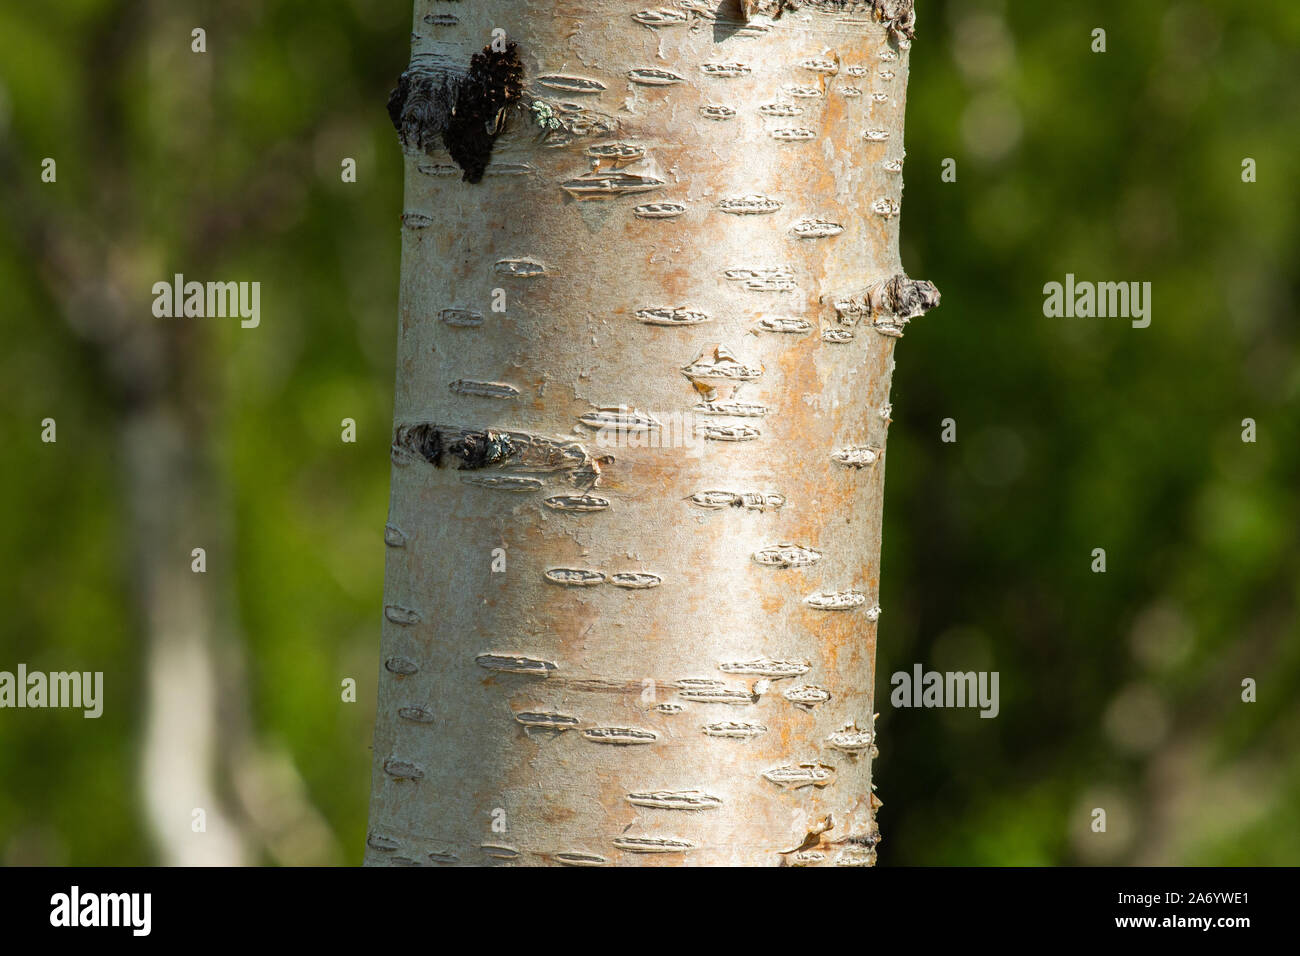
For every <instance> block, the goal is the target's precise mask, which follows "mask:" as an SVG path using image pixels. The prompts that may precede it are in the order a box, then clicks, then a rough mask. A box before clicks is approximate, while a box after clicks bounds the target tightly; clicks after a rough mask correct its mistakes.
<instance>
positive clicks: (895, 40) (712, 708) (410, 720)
mask: <svg viewBox="0 0 1300 956" xmlns="http://www.w3.org/2000/svg"><path fill="white" fill-rule="evenodd" d="M415 7H416V9H415V35H414V37H413V54H414V55H413V58H412V67H411V69H410V70H409V71H408V73H407V74H405V76H404V79H403V83H402V85H401V87H400V88H399V90H398V91H397V92H396V94H395V97H394V101H393V102H392V103H391V104H390V110H392V112H393V113H394V117H395V123H396V124H397V125H398V127H399V129H400V130H401V131H402V134H403V140H404V142H405V144H406V199H405V209H404V215H403V223H404V227H403V247H402V287H401V288H402V291H401V328H400V339H399V355H398V359H399V361H398V373H397V395H396V411H395V431H394V445H393V466H394V467H393V477H392V499H391V511H390V520H389V525H388V528H387V529H386V532H385V540H386V543H387V545H388V563H387V576H386V587H385V601H384V603H385V612H384V613H385V621H384V630H383V641H382V655H381V660H382V665H381V669H380V682H379V695H378V713H377V721H376V730H375V751H374V752H375V762H374V772H373V785H372V795H371V821H370V831H369V835H368V840H367V844H368V845H367V850H366V862H367V863H368V864H377V865H383V864H407V865H410V864H421V865H430V864H435V863H436V864H450V863H460V864H471V865H475V864H479V865H481V864H491V863H501V862H515V863H520V864H565V863H567V864H576V865H601V864H614V865H725V864H744V865H820V864H825V865H864V864H867V865H869V864H871V863H872V862H874V860H875V847H876V844H877V842H878V840H879V831H878V829H877V827H876V822H875V808H876V805H877V801H876V800H875V798H874V796H873V794H872V784H871V761H872V757H873V755H874V754H875V746H874V739H873V733H874V722H873V706H874V689H873V683H874V676H875V675H874V665H875V648H876V627H877V619H878V618H879V616H880V609H879V607H878V604H877V596H878V585H879V573H880V568H879V556H880V524H881V493H882V487H883V481H884V460H885V444H886V434H887V429H888V425H889V412H890V405H889V385H890V374H891V371H892V368H893V351H894V346H895V343H896V342H897V341H898V337H899V336H900V335H901V334H902V330H903V326H904V325H905V324H906V323H907V321H908V320H909V319H910V318H913V317H915V316H917V315H920V314H921V313H922V312H924V311H925V310H926V309H928V308H929V307H931V306H933V305H935V304H936V303H937V302H938V294H937V292H936V291H935V290H934V287H933V286H932V285H930V284H929V283H926V282H914V281H912V280H909V279H907V278H906V277H905V276H904V275H903V274H902V267H901V263H900V262H899V257H898V212H899V203H900V201H901V194H902V178H901V169H902V160H903V136H902V134H903V111H904V102H905V90H906V81H907V66H908V45H909V42H910V39H911V34H912V13H911V2H910V0H864V2H859V0H801V2H799V3H797V4H796V3H794V2H790V0H726V2H722V0H659V2H657V3H647V2H645V0H555V2H522V3H521V2H518V0H475V2H458V0H417V2H416V5H415ZM498 29H499V30H503V31H504V37H505V40H504V42H503V41H502V34H497V44H496V49H495V50H493V49H492V48H491V47H490V44H491V42H492V38H493V31H494V30H498ZM506 43H509V44H513V46H510V47H508V48H507V47H506V45H505V44H506ZM485 46H488V47H489V48H488V49H487V50H484V47H485ZM480 51H482V52H480ZM476 54H479V58H478V59H477V60H476V61H475V65H473V66H471V58H472V57H474V56H475V55H476ZM516 58H517V66H516V65H515V60H516ZM516 93H517V94H518V95H517V96H516ZM503 100H505V101H506V102H505V103H504V107H503V108H502V101H503ZM485 124H486V125H485ZM491 131H499V135H497V136H496V138H495V141H494V142H493V141H492V140H491V138H490V137H489V136H488V133H489V132H491ZM444 133H446V135H444ZM485 143H487V144H489V145H490V146H491V153H490V157H487V156H485V154H484V148H483V147H484V144H485ZM448 146H450V147H451V148H450V149H449V148H448ZM484 162H486V165H485V166H482V164H483V163H484ZM480 166H482V169H481V172H482V176H481V179H480V181H477V182H473V181H466V179H465V177H466V176H468V177H469V179H471V180H473V179H479V176H478V173H479V172H480V168H479V167H480ZM463 167H468V168H467V169H466V168H463ZM497 290H500V291H497ZM502 303H504V311H494V305H495V306H497V307H498V308H500V307H501V306H502ZM496 549H502V550H496ZM503 561H504V570H501V568H502V562H503ZM494 563H495V566H496V568H497V570H495V571H494V570H493V568H494Z"/></svg>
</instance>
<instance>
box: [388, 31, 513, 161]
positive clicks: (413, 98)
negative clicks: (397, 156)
mask: <svg viewBox="0 0 1300 956" xmlns="http://www.w3.org/2000/svg"><path fill="white" fill-rule="evenodd" d="M523 78H524V67H523V64H522V63H521V62H520V60H519V47H518V45H517V44H515V43H507V44H506V45H505V46H504V47H503V48H502V49H500V50H496V49H493V48H492V46H491V45H489V46H485V47H484V48H483V49H482V51H481V52H479V53H475V54H474V55H473V56H472V57H470V61H469V69H468V70H467V71H466V72H465V73H464V74H456V73H452V72H449V71H447V70H430V69H423V68H420V67H418V66H412V67H411V68H410V69H408V70H407V71H406V72H404V73H403V74H402V75H401V77H400V78H399V79H398V81H397V87H396V88H395V89H394V90H393V92H392V93H390V94H389V97H388V116H389V118H390V119H391V120H392V121H393V127H394V128H395V129H396V130H397V133H398V135H399V137H400V138H401V141H402V144H403V145H404V146H406V147H408V148H411V149H420V150H423V151H425V152H431V151H432V150H433V149H435V148H437V146H438V145H442V146H443V147H445V148H446V149H447V151H448V152H449V153H451V158H452V159H453V160H455V162H456V165H458V166H459V167H460V168H461V169H462V170H464V173H465V175H464V180H465V181H466V182H470V183H477V182H479V181H480V180H482V178H483V171H484V170H485V169H486V168H487V164H488V161H489V160H490V159H491V156H492V145H493V144H494V143H495V142H496V138H497V137H498V136H499V135H501V133H502V132H503V131H504V130H505V126H506V113H507V111H508V109H509V107H510V106H511V105H512V104H514V103H515V102H517V101H518V100H519V98H520V97H521V96H522V94H523Z"/></svg>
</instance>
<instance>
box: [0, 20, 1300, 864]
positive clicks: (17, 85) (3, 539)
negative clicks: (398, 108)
mask: <svg viewBox="0 0 1300 956" xmlns="http://www.w3.org/2000/svg"><path fill="white" fill-rule="evenodd" d="M918 7H919V8H920V9H919V12H918V31H917V41H916V43H915V45H914V47H913V50H912V53H911V64H912V75H911V81H910V84H909V88H908V105H907V143H908V160H907V166H906V169H905V181H906V201H905V203H904V212H905V215H904V217H903V261H904V263H905V265H906V267H907V269H908V272H909V273H910V274H911V275H913V276H916V277H923V278H926V279H930V280H932V281H934V282H935V283H936V284H937V285H938V286H939V288H940V290H941V291H942V293H943V304H942V306H941V308H940V309H938V310H937V311H934V312H932V313H930V314H929V315H928V316H926V317H925V318H923V319H921V320H918V321H917V322H915V323H914V324H913V325H912V326H911V328H910V330H909V331H908V334H907V337H906V339H905V340H904V342H903V343H902V344H901V345H900V347H899V351H898V368H897V373H896V376H895V384H894V425H893V426H892V434H891V441H890V448H889V459H888V462H889V465H888V477H887V482H886V488H887V494H886V502H887V505H886V521H885V546H884V547H885V554H884V581H883V594H882V599H881V604H882V606H883V607H884V608H885V614H884V616H883V618H882V620H881V628H880V652H879V680H878V684H877V697H878V705H877V709H878V710H879V711H880V715H881V716H880V719H879V721H878V730H879V733H880V748H881V757H880V759H879V760H878V761H877V763H876V777H877V782H878V786H879V793H880V796H881V797H882V798H883V800H884V809H883V810H882V811H881V815H880V819H881V826H882V830H883V832H884V836H885V842H884V844H883V845H882V848H881V862H882V864H884V865H889V864H905V863H923V864H1051V863H1070V864H1087V863H1121V864H1124V863H1138V864H1153V863H1176V864H1217V863H1223V864H1244V863H1263V864H1284V863H1291V864H1294V863H1296V862H1300V706H1297V703H1296V701H1297V695H1300V625H1298V623H1297V622H1298V620H1300V614H1298V613H1297V598H1296V595H1297V590H1298V586H1300V509H1298V507H1297V491H1300V416H1298V415H1297V414H1296V405H1297V400H1298V399H1300V359H1298V353H1297V348H1296V346H1297V342H1296V322H1295V310H1296V302H1297V294H1298V292H1300V289H1298V287H1297V270H1296V266H1295V264H1296V260H1297V255H1298V254H1300V203H1298V202H1297V190H1296V189H1295V187H1294V184H1295V182H1296V178H1297V174H1298V173H1300V169H1298V168H1297V167H1298V165H1300V161H1298V160H1297V156H1300V124H1297V123H1296V122H1295V119H1294V118H1295V116H1296V115H1298V114H1300V57H1297V56H1296V50H1297V48H1298V47H1300V5H1298V4H1296V3H1294V2H1291V0H1257V2H1255V3H1252V4H1247V5H1242V4H1229V3H1225V2H1211V0H1169V2H1158V0H1151V2H1140V3H1138V2H1121V0H1109V2H1096V3H1089V4H1064V3H1060V4H1044V3H1041V2H1036V0H952V2H942V0H919V2H918ZM410 24H411V13H410V6H409V3H407V2H403V0H392V2H379V0H331V2H327V3H307V2H303V0H223V2H191V0H186V2H181V3H163V2H161V0H59V2H58V3H56V4H17V3H9V4H5V5H4V6H3V7H0V199H2V202H0V316H2V317H3V328H4V330H5V348H3V349H0V378H2V379H3V381H4V383H5V401H4V405H3V410H2V411H0V443H2V445H3V448H4V450H5V467H4V469H3V471H2V472H0V483H2V485H0V487H3V490H4V496H5V502H6V503H5V507H4V520H3V521H2V522H0V581H2V582H3V584H2V585H0V586H2V587H3V594H4V604H3V606H4V612H3V614H0V670H13V669H14V668H15V667H16V665H17V663H18V662H20V661H21V662H25V663H26V664H27V666H28V667H29V668H30V669H33V670H50V671H52V670H66V669H78V670H102V671H104V672H105V688H106V694H105V696H106V701H105V707H104V715H103V717H101V718H100V719H98V720H85V719H83V718H82V716H81V714H80V712H78V711H68V710H44V711H41V710H5V711H0V862H3V863H6V864H20V863H38V864H60V863H70V864H119V863H120V864H146V863H157V862H182V861H193V859H194V858H193V857H187V856H186V855H185V852H184V851H183V849H182V850H177V849H176V845H178V844H179V845H183V844H185V841H186V837H185V836H184V835H181V836H176V835H173V836H172V837H170V838H169V837H167V836H166V833H165V831H166V827H163V828H161V829H160V828H159V827H158V826H157V825H151V815H153V814H156V813H157V812H158V806H159V804H158V803H157V799H158V798H157V797H155V798H154V802H152V803H151V800H150V798H149V797H148V796H147V794H148V792H149V788H148V787H147V786H146V784H145V782H144V776H145V774H144V769H143V768H145V767H147V766H148V751H149V748H150V747H151V746H160V747H162V748H164V750H165V748H166V747H169V746H170V747H173V748H179V749H178V750H177V751H176V752H178V753H188V754H189V756H190V757H195V758H196V759H197V760H198V762H199V764H200V765H204V766H209V767H211V768H212V772H211V776H212V787H213V788H214V789H213V793H212V801H213V808H212V812H213V814H214V816H215V815H219V816H222V817H224V818H226V819H227V820H228V821H229V831H228V832H226V831H224V830H221V829H220V828H216V832H213V830H214V828H212V827H211V826H210V835H212V836H213V837H214V839H216V838H218V837H219V838H221V839H227V842H228V844H229V846H230V847H232V848H234V849H233V850H232V852H233V853H235V855H236V858H237V859H240V860H244V861H247V862H264V863H321V862H333V863H355V862H357V861H359V859H360V857H361V849H362V842H363V839H364V833H365V814H366V801H367V794H368V789H369V773H370V753H369V736H370V723H371V720H372V716H373V706H374V696H373V695H374V685H375V674H376V669H377V651H378V640H379V609H380V598H381V594H382V577H383V557H384V556H383V547H382V543H381V539H380V536H379V529H381V528H382V526H383V524H384V519H385V514H386V510H387V497H388V476H389V467H388V457H387V445H388V437H389V428H390V423H391V410H392V385H393V374H394V367H393V366H394V354H395V330H396V318H397V307H396V300H397V278H398V251H399V229H398V225H399V221H398V216H399V214H400V211H401V195H402V182H401V176H402V162H401V156H400V153H399V150H398V147H397V144H396V141H395V136H394V133H393V130H392V127H391V126H390V125H389V121H388V117H387V115H386V114H385V111H384V103H385V100H386V97H387V94H388V91H389V89H390V88H391V87H392V85H393V82H394V80H395V78H396V76H397V74H398V73H399V72H400V71H401V69H402V68H403V67H404V65H405V57H406V52H407V49H406V41H407V34H408V33H409V30H410ZM196 27H202V28H204V29H205V30H206V31H207V52H206V53H205V54H202V55H199V54H195V53H192V52H191V31H192V30H193V29H194V28H196ZM1098 27H1101V28H1104V29H1105V30H1106V42H1107V50H1106V52H1105V53H1094V52H1092V51H1091V44H1092V31H1093V30H1094V29H1095V28H1098ZM46 157H51V158H54V159H55V160H56V162H57V177H58V178H57V182H56V183H42V182H41V180H40V174H41V162H42V160H43V159H44V158H46ZM345 157H351V158H353V159H355V160H356V164H357V171H358V175H357V181H356V182H355V183H344V182H342V181H341V178H340V170H341V165H340V164H341V163H342V161H343V159H344V158H345ZM1246 157H1251V158H1253V159H1254V160H1256V162H1257V164H1258V182H1255V183H1252V184H1247V183H1243V182H1242V177H1241V171H1242V161H1243V159H1244V158H1246ZM945 158H953V159H955V160H956V171H957V178H956V181H955V182H943V181H942V180H941V178H940V172H941V168H942V163H943V160H944V159H945ZM175 272H181V273H185V274H187V276H188V277H189V278H192V279H198V280H200V281H204V280H208V279H223V280H260V281H261V282H262V303H261V306H262V314H263V321H262V324H261V327H260V328H259V329H258V330H257V331H256V332H247V331H241V330H240V329H239V327H238V324H237V322H235V321H232V320H222V319H214V320H193V321H189V322H184V323H175V322H168V321H166V320H158V319H155V318H154V317H153V316H152V314H151V311H150V308H151V304H152V294H151V291H150V290H151V286H152V284H153V283H154V282H155V281H158V280H159V279H162V278H166V277H169V276H171V275H172V274H173V273H175ZM1067 272H1069V273H1074V274H1075V275H1076V276H1077V277H1078V278H1079V279H1081V280H1095V281H1150V282H1151V283H1152V284H1153V312H1152V323H1151V326H1150V327H1149V328H1146V329H1133V328H1130V326H1129V324H1128V322H1127V321H1125V320H1122V319H1086V318H1074V319H1067V318H1046V317H1044V316H1043V314H1042V303H1043V294H1042V287H1043V284H1044V283H1046V282H1049V281H1062V280H1063V278H1064V276H1065V274H1066V273H1067ZM45 418H53V419H55V420H56V422H57V429H58V442H57V443H56V444H45V443H42V442H41V440H40V433H41V425H40V423H41V421H42V420H43V419H45ZM345 418H352V419H355V421H356V423H357V441H356V443H355V444H343V443H341V442H340V430H341V427H340V422H341V420H342V419H345ZM947 418H952V419H954V420H955V422H956V428H957V441H956V442H955V443H944V442H942V441H940V433H941V422H942V421H943V420H944V419H947ZM1245 418H1252V419H1254V420H1255V421H1256V422H1257V425H1258V440H1257V441H1256V442H1254V443H1244V442H1243V441H1242V437H1241V436H1242V428H1243V426H1242V420H1243V419H1245ZM158 435H164V436H167V442H164V443H162V444H163V445H164V446H165V447H166V448H169V449H170V451H167V452H165V453H159V452H156V451H150V449H154V448H156V447H158V445H159V442H157V441H154V440H153V439H154V438H156V437H157V436H158ZM160 515H161V517H160ZM192 547H205V548H206V550H207V566H208V573H207V574H206V575H205V576H195V575H190V572H189V562H190V560H191V557H190V549H191V548H192ZM1094 548H1104V549H1105V551H1106V561H1107V570H1106V573H1104V574H1097V573H1093V572H1092V571H1091V570H1090V568H1091V565H1092V561H1093V554H1092V552H1093V549H1094ZM169 549H170V550H169ZM160 552H165V553H160ZM169 569H170V570H169ZM177 569H179V572H180V574H179V576H178V571H177ZM195 581H197V582H198V584H197V585H196V584H194V583H193V582H195ZM196 586H197V587H198V588H200V593H199V594H198V595H197V597H195V596H194V595H191V594H190V593H189V592H188V591H187V590H185V589H186V588H194V587H196ZM187 614H188V615H190V617H187ZM196 615H197V616H196ZM159 621H164V622H169V621H170V622H179V624H178V625H177V626H178V628H179V630H180V631H181V632H184V631H185V628H186V627H193V628H196V629H197V630H198V631H199V632H202V635H203V640H204V641H206V642H207V646H208V647H209V649H210V653H209V654H208V656H207V657H206V658H202V657H200V658H199V659H197V660H198V663H194V662H193V661H191V662H190V663H189V664H183V665H182V666H180V667H179V670H177V671H175V673H179V674H181V675H182V677H183V681H182V695H181V698H180V700H179V701H174V702H173V703H172V705H171V706H172V707H173V708H174V709H173V710H171V711H168V713H170V714H173V715H176V714H179V715H181V718H176V717H172V718H169V719H168V720H165V721H162V722H161V725H159V722H158V721H157V719H156V718H155V719H154V721H153V723H152V724H151V718H150V715H149V713H148V708H149V706H150V705H149V701H150V699H151V698H150V691H149V687H150V683H149V682H150V674H151V673H152V671H151V668H153V667H155V665H156V662H157V659H158V658H159V655H160V654H162V655H163V656H164V658H165V655H166V652H167V651H168V650H169V647H168V645H167V644H166V643H159V642H158V641H157V639H152V640H151V638H150V637H149V636H148V635H149V634H150V632H151V628H152V629H154V630H156V629H157V628H156V627H155V625H156V624H157V623H158V622H159ZM200 643H203V642H202V641H200ZM173 649H174V648H173ZM182 659H183V660H188V659H185V658H182ZM918 662H919V663H922V664H923V665H924V666H925V667H926V668H928V669H938V670H961V671H966V670H996V671H998V672H999V673H1000V675H1001V679H1000V690H1001V713H1000V715H999V716H998V717H997V718H996V719H994V720H982V719H980V718H979V717H978V716H977V713H976V712H975V711H973V710H901V709H900V710H896V709H894V708H893V707H891V706H890V704H889V702H888V694H889V690H890V687H889V675H890V674H891V673H893V672H895V671H900V670H905V671H910V670H911V668H912V666H913V664H914V663H918ZM1248 677H1249V678H1253V679H1255V680H1256V681H1258V696H1259V699H1258V702H1256V703H1243V702H1242V700H1241V690H1242V688H1241V682H1242V680H1243V679H1244V678H1248ZM347 678H352V679H354V680H355V681H356V687H357V700H356V702H355V703H345V702H343V701H342V700H341V684H342V682H343V681H344V680H345V679H347ZM185 681H191V682H192V686H190V685H187V684H185V683H184V682H185ZM185 694H192V695H193V696H192V697H187V696H185ZM205 694H209V695H212V697H213V699H214V704H213V708H212V709H213V710H214V711H215V713H216V715H217V718H216V719H217V725H218V726H217V729H218V731H219V733H218V737H219V738H220V740H221V741H222V742H221V743H219V745H218V746H217V748H216V751H215V752H214V753H212V754H205V753H202V752H200V753H199V754H198V755H197V757H196V755H195V754H194V753H190V751H188V750H186V749H185V748H186V747H188V746H189V744H188V743H187V741H190V740H192V739H193V738H190V737H187V736H186V734H185V729H186V727H187V721H186V720H185V719H183V717H184V715H185V714H188V713H201V712H202V711H203V703H204V701H205V700H206V699H207V698H206V697H205V696H204V695H205ZM151 728H152V729H151ZM169 734H170V735H171V736H169ZM250 768H251V769H250ZM162 799H163V800H164V802H165V801H166V799H167V797H166V795H164V797H163V798H162ZM175 799H176V800H178V801H179V802H180V805H181V806H189V805H190V803H187V802H186V801H187V800H189V799H190V795H189V793H188V792H186V793H179V794H177V795H176V797H175ZM218 807H220V808H224V809H221V810H218V809H217V808H218ZM1095 807H1102V808H1104V809H1106V811H1107V816H1108V820H1107V822H1108V829H1107V832H1106V833H1105V834H1096V833H1092V832H1091V831H1090V826H1089V825H1090V823H1091V821H1092V817H1091V811H1092V809H1093V808H1095ZM188 822H189V821H188V820H185V821H183V825H182V827H181V829H182V830H183V831H186V832H188V830H189V826H188ZM210 822H211V821H210ZM155 824H156V821H155ZM223 833H224V834H225V836H223V835H222V834H223ZM169 839H170V840H171V841H172V843H171V845H169V842H168V841H169Z"/></svg>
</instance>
